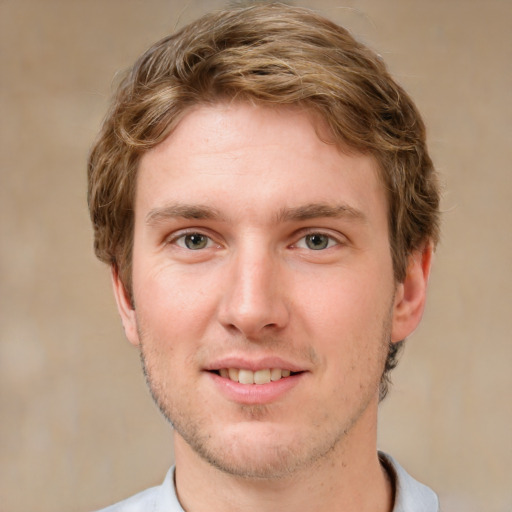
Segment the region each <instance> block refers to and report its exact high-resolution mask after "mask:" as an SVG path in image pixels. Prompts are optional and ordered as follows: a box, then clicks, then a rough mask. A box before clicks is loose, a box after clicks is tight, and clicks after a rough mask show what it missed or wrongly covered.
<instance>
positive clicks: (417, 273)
mask: <svg viewBox="0 0 512 512" xmlns="http://www.w3.org/2000/svg"><path fill="white" fill-rule="evenodd" d="M432 253H433V247H432V244H431V243H427V244H425V247H424V248H423V249H421V250H416V251H414V252H413V253H412V254H411V255H410V256H409V264H408V266H407V273H406V276H405V279H404V281H403V283H400V284H399V285H398V286H397V290H396V294H395V303H394V307H393V328H392V333H391V341H392V342H397V341H401V340H403V339H405V338H406V337H407V336H409V335H410V334H411V333H412V332H413V331H414V330H415V329H416V327H417V326H418V324H419V323H420V320H421V317H422V316H423V311H424V309H425V301H426V295H427V284H428V278H429V275H430V267H431V264H432Z"/></svg>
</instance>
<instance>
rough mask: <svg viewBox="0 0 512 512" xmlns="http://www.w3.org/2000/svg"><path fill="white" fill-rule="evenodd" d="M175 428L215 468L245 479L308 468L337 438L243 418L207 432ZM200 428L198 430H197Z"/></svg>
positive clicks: (279, 476) (274, 476)
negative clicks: (232, 423) (220, 428)
mask: <svg viewBox="0 0 512 512" xmlns="http://www.w3.org/2000/svg"><path fill="white" fill-rule="evenodd" d="M175 428H176V431H177V432H178V434H180V436H181V437H182V439H183V440H184V441H185V443H187V444H188V446H189V447H190V448H191V449H192V450H193V451H194V452H195V453H196V454H197V455H199V457H200V458H201V459H203V460H204V461H206V462H207V463H208V464H210V465H211V466H213V467H214V468H216V469H218V470H220V471H222V472H224V473H226V474H229V475H232V476H236V477H238V478H243V479H252V480H278V479H283V478H287V477H290V476H292V475H295V474H297V473H299V472H301V471H303V470H308V469H310V468H311V466H313V465H314V464H315V463H316V462H317V461H318V460H320V459H322V458H324V457H325V456H326V455H327V454H328V453H329V452H331V451H333V450H334V447H335V446H336V445H337V444H338V441H339V440H340V438H341V437H342V434H340V435H339V436H336V438H335V439H332V438H331V440H330V441H326V440H325V439H320V438H315V437H310V438H308V436H302V435H300V433H299V432H297V429H296V428H295V429H294V428H290V426H288V428H285V427H282V426H281V427H279V426H276V425H273V424H271V423H268V422H258V421H256V422H255V421H251V422H243V423H239V424H237V425H233V426H229V427H226V428H224V429H222V430H221V432H217V433H216V432H212V431H211V432H210V433H209V434H208V435H207V436H205V435H204V434H203V435H200V436H197V435H191V434H192V431H191V430H190V429H185V430H184V431H182V430H181V429H180V428H179V425H175ZM196 432H197V430H196Z"/></svg>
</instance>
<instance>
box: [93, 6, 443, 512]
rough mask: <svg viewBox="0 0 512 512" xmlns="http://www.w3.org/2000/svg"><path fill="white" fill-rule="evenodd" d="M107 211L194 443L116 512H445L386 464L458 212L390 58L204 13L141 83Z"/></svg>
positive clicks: (101, 161)
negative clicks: (384, 449)
mask: <svg viewBox="0 0 512 512" xmlns="http://www.w3.org/2000/svg"><path fill="white" fill-rule="evenodd" d="M89 204H90V210H91V217H92V220H93V224H94V229H95V250H96V253H97V255H98V257H99V258H100V259H102V260H103V261H105V262H107V263H109V264H110V265H111V268H112V278H113V285H114V292H115V296H116V300H117V304H118V308H119V312H120V314H121V317H122V321H123V325H124V329H125V332H126V336H127V338H128V339H129V341H130V342H131V343H132V344H134V345H135V346H137V347H138V348H139V349H140V352H141V358H142V361H143V366H144V371H145V374H146V377H147V381H148V384H149V387H150V389H151V392H152V394H153V397H154V399H155V401H156V403H157V404H158V406H159V407H160V409H161V410H162V412H163V414H164V415H165V416H166V418H167V419H168V420H169V421H170V422H171V424H172V425H173V428H174V441H175V459H176V465H175V467H174V468H172V469H171V470H170V471H169V473H168V475H167V477H166V479H165V481H164V483H163V484H162V485H161V486H159V487H155V488H152V489H148V490H146V491H144V492H142V493H140V494H138V495H136V496H134V497H132V498H130V499H128V500H126V501H124V502H122V503H119V504H117V505H114V506H113V507H111V508H108V509H107V510H109V511H111V512H114V511H169V512H175V511H187V512H202V511H212V510H214V511H217V510H218V511H220V510H223V511H235V510H236V511H239V510H244V511H252V510H254V511H256V510H258V511H274V510H276V511H277V510H279V511H301V512H308V511H315V512H316V511H345V512H350V511H354V512H355V511H357V512H365V511H373V512H390V511H395V512H398V511H407V512H420V511H421V512H427V511H428V512H430V511H437V510H438V503H437V497H436V496H435V494H434V493H433V492H432V491H431V490H430V489H428V488H427V487H425V486H423V485H422V484H419V483H418V482H416V481H415V480H413V479H412V478H411V477H410V476H409V475H407V473H406V472H405V471H404V470H403V469H402V468H401V467H400V466H399V465H398V463H397V462H396V461H394V460H393V459H392V458H391V457H390V456H388V455H385V454H382V453H378V452H377V449H376V429H377V408H378V403H379V399H382V398H383V397H384V396H385V394H386V392H387V386H388V375H389V371H390V370H391V369H392V368H393V367H394V366H395V365H396V357H397V351H398V348H399V347H400V344H401V343H402V342H403V340H404V339H405V338H406V337H407V336H408V335H409V334H410V333H411V332H412V331H413V330H414V329H415V328H416V326H417V325H418V323H419V321H420V319H421V315H422V312H423V308H424V303H425V293H426V286H427V280H428V275H429V270H430V263H431V256H432V251H433V247H434V246H435V243H436V241H437V238H438V206H439V194H438V186H437V181H436V176H435V173H434V170H433V167H432V163H431V160H430V158H429V156H428V153H427V149H426V145H425V130H424V125H423V122H422V120H421V117H420V115H419V114H418V112H417V110H416V108H415V106H414V104H413V103H412V101H411V100H410V98H409V97H408V96H407V94H406V93H405V92H404V91H403V90H402V89H401V88H400V87H399V86H398V85H397V84H396V83H395V82H394V81H393V80H392V79H391V78H390V76H389V75H388V73H387V71H386V68H385V65H384V64H383V62H382V61H381V60H380V58H379V57H377V56H376V55H375V54H374V53H373V52H371V51H370V50H369V49H367V48H366V47H364V46H362V45H361V44H359V43H357V42H356V41H354V40H353V38H352V37H351V36H350V35H349V34H348V33H347V32H346V31H345V30H344V29H342V28H340V27H338V26H336V25H334V24H333V23H331V22H329V21H328V20H326V19H324V18H322V17H320V16H318V15H316V14H315V13H313V12H311V11H309V10H305V9H301V8H294V7H289V6H284V5H281V4H262V5H254V6H251V7H246V8H243V7H239V8H234V9H232V10H227V11H223V12H217V13H214V14H210V15H207V16H205V17H204V18H202V19H200V20H198V21H196V22H194V23H192V24H191V25H189V26H188V27H185V28H184V29H182V30H181V31H180V32H178V33H177V34H174V35H172V36H170V37H168V38H166V39H164V40H162V41H160V42H159V43H157V44H156V45H155V46H153V47H152V48H151V49H149V50H148V51H147V52H146V53H145V54H144V55H143V56H142V57H141V58H140V59H139V60H138V61H137V62H136V64H135V65H134V67H133V69H132V70H131V72H130V73H129V75H128V76H127V77H126V78H125V79H124V81H123V83H122V84H121V85H120V87H119V90H118V92H117V95H116V97H115V99H114V101H113V105H112V108H111V110H110V112H109V114H108V116H107V119H106V121H105V123H104V126H103V129H102V132H101V134H100V136H99V138H98V140H97V142H96V144H95V146H94V148H93V150H92V152H91V156H90V161H89Z"/></svg>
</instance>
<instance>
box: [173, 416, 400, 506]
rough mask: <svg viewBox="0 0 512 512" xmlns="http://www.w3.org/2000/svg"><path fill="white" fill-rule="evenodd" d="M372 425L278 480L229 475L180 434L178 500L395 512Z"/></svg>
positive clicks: (177, 447)
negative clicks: (194, 448)
mask: <svg viewBox="0 0 512 512" xmlns="http://www.w3.org/2000/svg"><path fill="white" fill-rule="evenodd" d="M367 424H368V423H367ZM370 424H371V425H372V427H370V429H367V430H366V431H364V430H363V431H362V430H361V429H357V428H353V429H351V431H350V432H349V433H347V434H346V436H345V437H344V438H343V439H342V440H340V442H339V443H338V444H337V445H336V446H335V447H334V449H333V450H332V451H331V452H330V453H329V454H328V455H327V456H325V457H324V458H322V460H320V461H317V462H315V463H314V464H311V465H310V466H308V467H307V468H304V469H301V470H298V471H296V472H294V473H293V474H292V475H288V476H286V477H283V478H278V479H250V478H242V477H237V476H233V475H230V474H227V473H225V472H223V471H221V470H219V469H217V468H215V467H213V466H211V465H210V464H209V463H208V462H206V461H204V460H203V459H202V458H200V457H199V456H198V455H197V454H196V453H195V452H194V451H193V450H192V449H191V448H190V447H189V446H188V444H187V443H185V441H184V440H183V439H182V438H181V436H179V434H176V433H175V456H176V488H177V493H178V498H179V500H180V502H181V504H182V506H183V509H184V510H186V511H187V512H210V511H211V510H212V509H215V510H223V511H225V512H234V511H239V510H244V511H247V512H296V511H298V510H299V511H300V512H318V510H322V511H325V512H330V511H332V512H340V511H343V512H391V510H392V505H393V491H392V485H391V482H390V480H389V478H388V476H387V473H386V471H385V470H384V468H383V467H382V466H381V464H380V462H379V459H378V454H377V449H376V418H375V421H374V422H370ZM369 490H371V491H370V492H369Z"/></svg>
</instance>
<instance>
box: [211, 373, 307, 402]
mask: <svg viewBox="0 0 512 512" xmlns="http://www.w3.org/2000/svg"><path fill="white" fill-rule="evenodd" d="M207 373H208V375H209V376H210V378H211V379H212V381H213V382H214V384H215V385H216V386H217V388H218V389H219V390H220V392H221V393H222V394H223V395H224V396H226V397H227V398H228V400H231V401H233V402H236V403H240V404H246V405H258V404H268V403H271V402H276V401H278V400H279V399H281V398H282V397H283V396H284V395H285V394H286V393H288V392H289V391H291V390H292V389H293V388H294V387H295V386H297V384H299V382H300V381H301V380H302V379H303V378H304V377H305V375H306V374H305V372H302V373H296V374H294V375H290V376H289V377H284V378H282V379H279V380H276V381H274V382H269V383H267V384H240V383H239V382H235V381H232V380H231V379H227V378H225V377H221V376H220V375H217V374H216V373H213V372H207Z"/></svg>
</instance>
